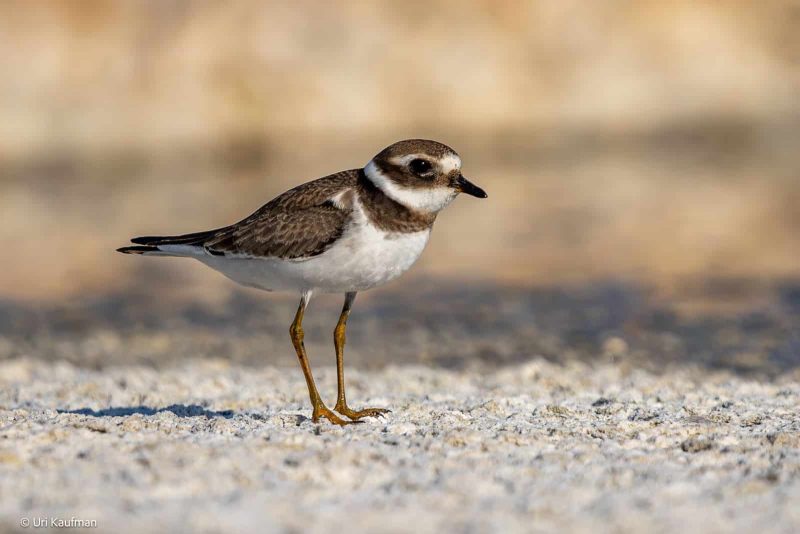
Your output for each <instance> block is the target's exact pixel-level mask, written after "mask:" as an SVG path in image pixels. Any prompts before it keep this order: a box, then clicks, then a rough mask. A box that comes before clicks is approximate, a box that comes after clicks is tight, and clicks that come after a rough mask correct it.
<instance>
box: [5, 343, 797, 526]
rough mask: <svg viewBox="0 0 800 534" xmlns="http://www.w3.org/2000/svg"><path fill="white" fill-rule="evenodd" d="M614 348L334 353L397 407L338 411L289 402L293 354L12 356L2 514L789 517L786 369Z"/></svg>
mask: <svg viewBox="0 0 800 534" xmlns="http://www.w3.org/2000/svg"><path fill="white" fill-rule="evenodd" d="M479 369H480V370H479ZM624 369H626V367H625V366H622V365H617V364H614V363H608V362H606V363H597V364H594V365H590V364H586V363H580V362H578V361H571V362H567V363H566V364H564V365H559V364H554V363H548V362H546V361H544V360H541V359H537V360H532V361H530V362H527V363H521V364H511V365H507V366H501V367H498V368H495V369H487V368H478V367H474V366H468V367H466V368H463V369H460V370H443V369H436V368H433V367H426V366H420V365H401V366H392V365H389V366H387V367H384V368H382V369H378V370H374V371H363V370H361V371H360V370H357V369H353V370H348V378H349V386H350V388H349V396H350V398H351V403H352V404H353V405H354V406H356V407H357V406H363V405H377V406H389V407H391V408H392V409H393V410H394V411H393V412H392V413H391V414H389V415H388V416H387V417H385V418H383V419H377V420H370V421H369V422H367V423H365V424H362V425H358V426H351V427H347V428H337V427H332V426H330V425H327V424H323V425H320V426H317V425H314V424H313V423H311V421H309V420H308V419H307V418H306V417H307V416H308V415H309V409H308V406H307V400H306V390H305V385H304V382H303V379H302V375H301V374H300V372H299V371H298V370H297V369H294V368H281V367H273V366H268V367H250V366H245V365H241V364H238V363H229V362H228V361H225V360H214V359H203V360H191V359H187V360H183V361H180V362H175V363H170V364H168V365H165V366H163V367H162V368H160V369H155V368H153V367H151V366H138V365H134V366H110V367H106V368H104V369H102V370H89V369H86V368H82V367H76V366H74V365H73V364H69V363H64V362H63V361H55V362H52V361H43V360H37V359H32V358H14V359H8V360H5V361H2V362H0V518H1V519H0V525H2V527H1V528H0V530H3V529H5V530H8V531H15V530H21V531H27V530H37V529H33V527H29V528H28V529H23V528H21V527H20V524H21V523H20V522H21V521H24V520H26V519H27V520H30V521H34V520H36V518H58V519H66V520H69V519H70V518H76V519H80V520H96V521H97V529H96V530H99V531H126V532H146V531H154V530H158V531H168V530H172V531H190V530H191V531H204V532H235V531H242V532H281V531H295V532H300V531H303V532H306V531H310V532H336V531H340V532H374V531H384V532H445V531H457V532H489V531H493V532H521V531H561V532H566V531H572V532H731V531H733V532H761V533H767V532H776V533H777V532H785V533H789V532H797V531H799V530H800V505H798V503H800V383H798V381H797V380H796V378H795V379H792V378H790V377H788V376H784V377H777V378H775V379H773V380H771V381H756V380H751V379H746V378H741V377H737V376H736V375H734V374H731V373H730V372H728V371H714V372H709V371H704V370H702V369H701V368H698V367H692V366H685V367H680V368H676V370H672V371H666V372H664V373H660V374H650V373H649V372H646V371H642V370H635V369H634V370H627V371H626V370H624ZM317 375H318V382H319V383H320V384H321V388H322V389H323V391H324V392H325V395H326V396H327V397H328V398H330V397H331V396H332V395H333V393H334V391H335V374H334V372H333V369H332V368H330V367H320V369H318V370H317Z"/></svg>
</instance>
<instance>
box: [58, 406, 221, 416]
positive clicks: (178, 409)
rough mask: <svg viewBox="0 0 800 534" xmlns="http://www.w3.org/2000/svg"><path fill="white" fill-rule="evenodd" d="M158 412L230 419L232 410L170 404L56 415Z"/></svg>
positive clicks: (119, 407) (85, 410) (83, 409)
mask: <svg viewBox="0 0 800 534" xmlns="http://www.w3.org/2000/svg"><path fill="white" fill-rule="evenodd" d="M160 412H172V413H174V414H175V415H177V416H178V417H209V418H210V417H222V418H225V419H230V418H231V417H233V410H222V411H221V412H217V411H214V410H207V409H205V408H203V407H202V406H198V405H197V404H189V405H186V404H171V405H169V406H165V407H163V408H151V407H150V406H112V407H110V408H104V409H102V410H93V409H91V408H79V409H77V410H58V413H73V414H78V415H89V416H92V417H127V416H130V415H136V414H140V415H155V414H157V413H160Z"/></svg>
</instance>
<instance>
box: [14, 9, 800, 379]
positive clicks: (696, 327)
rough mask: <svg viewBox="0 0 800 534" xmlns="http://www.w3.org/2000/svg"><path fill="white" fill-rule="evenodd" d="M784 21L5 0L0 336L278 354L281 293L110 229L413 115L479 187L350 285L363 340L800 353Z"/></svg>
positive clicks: (332, 149)
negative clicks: (427, 233) (157, 253)
mask: <svg viewBox="0 0 800 534" xmlns="http://www.w3.org/2000/svg"><path fill="white" fill-rule="evenodd" d="M798 27H800V2H797V1H791V0H761V1H755V0H752V1H745V0H738V1H737V0H716V1H712V0H708V1H698V0H670V1H663V0H658V1H635V2H634V1H622V0H619V1H615V0H595V1H591V2H589V1H577V0H575V1H572V0H538V1H520V2H493V1H489V0H485V1H455V0H452V1H431V0H426V1H425V2H418V1H402V2H401V1H398V2H349V1H347V2H345V1H337V2H333V1H324V2H323V1H320V2H311V1H299V2H298V1H293V2H256V1H236V2H214V1H191V2H190V1H177V0H159V1H136V2H134V1H116V2H114V1H99V0H97V1H82V2H67V1H61V2H59V1H50V2H47V1H37V2H25V1H17V2H14V1H8V2H2V3H0V69H1V70H2V72H3V73H4V75H3V76H2V77H0V221H1V222H2V224H0V251H2V252H0V254H2V258H3V261H2V269H1V270H0V334H2V336H1V337H0V355H2V356H4V357H10V356H17V355H21V354H23V355H32V356H41V357H61V358H66V359H71V360H73V361H78V362H81V363H87V364H91V365H104V364H106V363H109V362H130V361H148V362H151V363H153V364H158V363H159V362H162V361H164V360H168V359H169V358H170V356H169V355H172V354H187V355H192V356H203V355H206V354H209V355H217V356H220V355H224V356H226V357H229V358H231V359H240V360H243V361H252V362H253V363H264V362H265V361H267V362H273V363H274V362H283V361H285V362H286V363H289V362H292V359H293V357H294V356H293V354H292V353H291V348H290V346H289V344H288V341H287V339H284V338H286V337H287V336H286V334H285V330H286V326H288V323H289V321H290V319H291V309H292V308H293V307H294V298H295V297H294V296H291V297H281V296H276V297H270V296H266V295H264V296H262V295H259V294H258V293H254V292H250V291H248V290H243V289H240V288H237V287H235V286H233V285H232V284H231V283H230V282H228V281H227V280H226V279H224V278H222V277H221V276H220V275H218V274H216V273H214V272H212V271H210V270H208V269H206V268H204V267H203V266H201V265H200V264H199V263H194V262H190V261H188V260H182V259H162V258H136V257H125V256H122V255H120V254H117V253H115V252H114V249H115V248H117V247H119V246H122V245H125V244H126V243H127V240H128V238H130V237H131V236H135V235H145V234H153V233H156V234H158V233H183V232H191V231H197V230H203V229H207V228H213V227H218V226H222V225H226V224H229V223H231V222H234V221H236V220H238V219H240V218H242V217H244V216H245V215H247V214H249V213H250V212H252V211H253V210H255V209H256V208H258V207H259V206H260V205H262V204H263V203H264V202H266V201H268V200H269V199H271V198H272V197H273V196H275V195H277V194H279V193H281V192H282V191H284V190H285V189H287V188H289V187H291V186H293V185H296V184H299V183H301V182H304V181H307V180H309V179H313V178H316V177H319V176H323V175H326V174H329V173H332V172H335V171H337V170H341V169H347V168H354V167H360V166H363V165H364V164H365V163H366V162H367V161H368V160H369V159H370V158H371V157H372V155H373V154H375V153H376V152H378V151H379V150H380V149H382V148H383V147H384V146H386V145H388V144H390V143H392V142H394V141H396V140H399V139H403V138H409V137H424V138H432V139H436V140H439V141H442V142H444V143H447V144H449V145H451V146H452V147H454V148H455V149H456V150H457V151H458V152H459V153H460V154H461V156H462V158H463V160H464V173H465V175H466V176H468V177H469V178H470V179H472V180H473V181H474V182H476V183H477V184H479V185H481V186H482V187H484V188H485V189H486V190H487V191H488V192H489V199H488V200H487V201H477V200H475V199H473V198H469V197H464V198H460V199H458V200H457V202H455V203H454V205H453V206H451V207H450V208H449V209H448V210H447V212H445V213H444V214H443V215H442V216H441V217H440V218H439V220H438V221H437V223H436V232H434V234H433V238H432V240H431V242H430V244H429V246H428V250H427V251H426V253H425V254H424V255H423V258H422V259H421V261H420V262H419V264H418V265H417V266H416V267H415V268H414V270H412V271H411V272H410V273H409V274H407V275H406V276H405V277H404V278H401V279H400V280H399V281H396V282H394V283H393V284H392V285H391V286H388V287H387V288H385V289H379V290H375V291H373V292H370V294H366V295H363V296H362V297H360V303H361V307H360V308H359V306H356V314H359V313H360V314H361V316H360V319H359V320H361V321H362V322H363V323H364V325H365V326H363V327H356V328H357V329H359V328H360V330H356V331H355V333H354V334H353V336H355V345H354V348H353V349H352V350H353V354H354V356H353V358H354V359H355V360H357V361H358V362H360V363H363V364H364V365H370V364H377V363H380V362H385V361H413V362H420V361H422V362H428V361H430V362H433V363H436V364H451V365H454V366H457V365H465V364H470V363H471V362H502V361H509V360H518V359H526V358H530V357H534V356H545V357H550V358H554V359H563V358H565V357H568V356H569V355H570V354H579V355H583V357H585V358H596V357H609V358H629V359H630V361H633V362H635V363H636V364H642V365H650V366H654V367H659V366H662V365H664V362H671V361H679V362H683V363H692V364H694V363H699V364H702V365H711V366H725V367H728V368H732V369H736V370H741V371H743V372H750V371H753V372H764V373H768V374H769V373H773V374H774V373H782V372H786V371H788V370H796V368H797V367H798V365H800V340H798V338H797V332H798V330H799V329H798V325H800V319H798V314H800V282H798V280H800V261H798V258H800V238H799V237H798V233H799V232H800V209H798V205H800V32H798V31H797V30H798ZM338 300H339V299H338V297H337V298H336V299H332V300H331V299H328V300H327V301H326V300H325V299H323V303H322V304H321V305H320V307H321V308H320V309H321V310H324V313H323V312H320V313H319V314H317V317H316V318H315V319H312V321H318V323H314V324H315V325H316V326H315V330H318V331H319V332H318V333H316V334H311V335H312V342H314V339H316V343H317V344H318V347H319V350H320V351H328V352H331V353H332V351H331V350H330V347H328V338H329V337H330V336H329V332H328V330H329V329H330V327H332V326H333V322H334V321H335V314H336V310H337V309H338V307H339V306H340V303H339V302H338ZM361 301H363V302H361ZM326 302H327V303H326ZM315 305H316V304H315ZM359 310H360V311H359ZM353 324H354V325H358V324H359V323H358V322H354V323H353ZM165 325H168V326H167V327H165ZM410 327H413V328H416V329H417V330H418V331H417V330H414V333H412V335H411V336H406V335H405V333H406V332H407V331H408V328H410ZM259 330H261V331H263V334H258V331H259ZM232 331H237V332H239V333H243V332H245V331H246V332H248V335H251V337H250V338H248V339H250V344H248V343H244V342H240V343H234V342H233V340H232V339H230V338H231V336H230V335H228V334H230V333H231V332H232ZM359 332H360V333H359ZM189 333H191V335H189ZM401 334H403V335H402V336H401ZM242 335H243V334H242ZM313 336H317V337H316V338H314V337H313ZM187 338H189V339H187ZM409 338H410V340H409ZM176 347H177V348H176ZM376 347H377V348H376ZM173 349H175V350H173ZM265 351H266V352H274V353H275V356H274V357H273V356H270V357H268V358H267V357H265V356H264V353H265ZM284 353H285V354H284ZM278 354H280V356H278ZM312 354H313V352H312ZM326 354H327V353H326ZM328 356H330V355H328ZM326 357H327V356H326ZM320 358H321V357H320ZM329 359H330V358H328V359H326V360H325V362H326V363H328V364H330V363H331V362H329V361H328V360H329Z"/></svg>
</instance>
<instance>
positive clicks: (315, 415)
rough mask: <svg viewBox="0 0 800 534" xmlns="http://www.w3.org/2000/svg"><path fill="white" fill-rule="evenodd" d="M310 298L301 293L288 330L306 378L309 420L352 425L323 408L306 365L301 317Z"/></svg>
mask: <svg viewBox="0 0 800 534" xmlns="http://www.w3.org/2000/svg"><path fill="white" fill-rule="evenodd" d="M310 298H311V293H310V292H308V293H303V297H302V299H301V300H300V306H299V307H298V308H297V313H296V314H295V316H294V321H293V322H292V326H291V327H290V328H289V335H290V336H291V337H292V344H293V345H294V350H295V351H296V352H297V358H298V359H299V360H300V367H301V368H302V369H303V375H305V377H306V385H307V386H308V396H309V397H310V399H311V407H312V408H313V412H312V416H311V420H312V421H314V422H315V423H318V422H319V418H320V417H324V418H325V419H327V420H328V421H330V422H331V423H333V424H335V425H347V424H352V423H354V422H356V421H345V420H344V419H342V418H341V417H339V416H338V415H336V414H335V413H333V412H332V411H331V410H329V409H328V407H327V406H325V403H324V402H322V398H320V396H319V392H318V391H317V385H316V384H315V383H314V376H313V375H312V374H311V366H310V365H309V363H308V355H307V354H306V347H305V344H304V343H303V315H304V314H305V311H306V306H307V305H308V301H309V299H310Z"/></svg>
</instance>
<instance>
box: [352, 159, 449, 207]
mask: <svg viewBox="0 0 800 534" xmlns="http://www.w3.org/2000/svg"><path fill="white" fill-rule="evenodd" d="M364 174H365V175H366V176H367V178H369V180H370V181H371V182H372V183H373V184H375V187H377V188H378V189H380V190H381V191H383V193H384V194H385V195H386V196H387V197H389V198H391V199H392V200H394V201H395V202H397V203H399V204H402V205H403V206H405V207H407V208H410V209H413V210H416V211H425V212H437V211H440V210H443V209H444V208H446V207H447V205H448V204H450V202H452V201H453V199H454V198H456V195H457V194H458V192H457V191H456V190H455V189H452V188H450V187H435V188H424V189H423V188H415V187H404V186H401V185H398V184H396V183H394V182H393V181H392V180H391V179H390V178H388V177H387V176H386V175H385V174H383V172H381V170H380V169H379V168H378V166H377V165H375V162H374V161H370V162H369V163H368V164H367V166H366V167H364Z"/></svg>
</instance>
